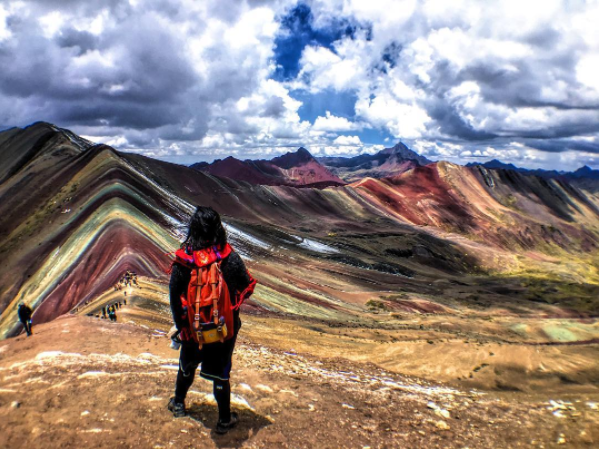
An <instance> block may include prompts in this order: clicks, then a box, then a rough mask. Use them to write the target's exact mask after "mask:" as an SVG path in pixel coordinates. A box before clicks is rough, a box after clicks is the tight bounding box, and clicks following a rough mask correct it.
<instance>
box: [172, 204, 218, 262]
mask: <svg viewBox="0 0 600 449" xmlns="http://www.w3.org/2000/svg"><path fill="white" fill-rule="evenodd" d="M226 243H227V233H226V232H225V228H224V227H223V224H222V223H221V217H220V216H219V213H218V212H217V211H216V210H214V209H213V208H212V207H204V206H198V207H197V208H196V212H194V215H192V218H191V219H190V228H189V230H188V235H187V237H186V239H185V241H184V242H183V243H182V244H181V247H182V248H185V249H187V248H188V247H191V249H192V250H193V251H198V250H200V249H203V248H208V247H210V246H214V245H216V246H217V247H219V249H222V248H223V247H224V246H225V244H226Z"/></svg>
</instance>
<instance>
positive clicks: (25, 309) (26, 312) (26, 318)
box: [17, 302, 33, 337]
mask: <svg viewBox="0 0 600 449" xmlns="http://www.w3.org/2000/svg"><path fill="white" fill-rule="evenodd" d="M17 315H19V321H20V322H21V324H23V327H24V328H25V332H27V336H28V337H29V336H30V335H31V334H33V332H32V330H31V316H32V315H33V310H31V307H29V306H28V305H27V304H25V303H23V302H22V303H21V304H19V309H18V310H17Z"/></svg>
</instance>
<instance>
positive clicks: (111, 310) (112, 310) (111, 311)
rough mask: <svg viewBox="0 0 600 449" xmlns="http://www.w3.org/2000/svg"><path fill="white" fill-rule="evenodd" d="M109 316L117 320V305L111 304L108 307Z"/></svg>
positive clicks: (112, 319)
mask: <svg viewBox="0 0 600 449" xmlns="http://www.w3.org/2000/svg"><path fill="white" fill-rule="evenodd" d="M108 318H110V320H111V321H117V312H116V311H115V306H110V307H109V308H108Z"/></svg>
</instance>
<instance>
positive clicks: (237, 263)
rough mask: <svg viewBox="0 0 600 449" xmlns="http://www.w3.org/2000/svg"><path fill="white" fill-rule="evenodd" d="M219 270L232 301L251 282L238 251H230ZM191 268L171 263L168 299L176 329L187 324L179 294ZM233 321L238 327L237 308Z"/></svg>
mask: <svg viewBox="0 0 600 449" xmlns="http://www.w3.org/2000/svg"><path fill="white" fill-rule="evenodd" d="M221 271H222V273H223V278H224V279H225V283H226V284H227V288H228V290H229V295H230V296H231V300H232V302H233V301H234V298H235V297H236V295H237V294H240V293H242V292H243V291H244V290H245V289H246V287H248V286H249V285H250V283H251V278H250V276H249V274H248V271H247V270H246V265H245V264H244V261H243V260H242V258H241V257H240V256H239V254H238V253H236V252H235V251H232V252H231V254H230V255H229V256H228V257H226V258H225V259H223V261H222V262H221ZM191 273H192V272H191V270H190V269H189V268H188V267H185V266H183V265H181V264H178V263H175V264H173V270H172V271H171V280H170V282H169V300H170V302H171V312H172V314H173V322H174V323H175V326H176V327H177V329H178V330H181V329H183V328H184V327H187V326H188V323H187V321H186V320H185V318H182V317H184V312H183V306H182V305H181V295H185V294H186V293H187V288H188V284H189V283H190V277H191ZM234 323H236V327H239V325H240V321H239V310H235V311H234Z"/></svg>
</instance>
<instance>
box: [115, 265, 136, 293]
mask: <svg viewBox="0 0 600 449" xmlns="http://www.w3.org/2000/svg"><path fill="white" fill-rule="evenodd" d="M134 285H135V286H136V287H138V288H141V287H140V285H139V284H138V281H137V273H136V272H135V271H130V270H127V271H126V272H125V274H124V275H123V277H121V279H119V282H117V283H116V284H115V285H114V289H115V291H121V290H123V289H124V288H127V287H132V286H134ZM124 293H125V296H127V292H126V291H125V292H124Z"/></svg>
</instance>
